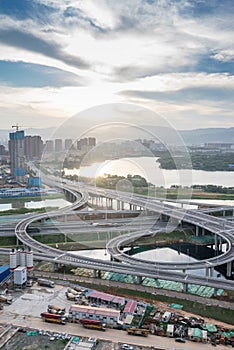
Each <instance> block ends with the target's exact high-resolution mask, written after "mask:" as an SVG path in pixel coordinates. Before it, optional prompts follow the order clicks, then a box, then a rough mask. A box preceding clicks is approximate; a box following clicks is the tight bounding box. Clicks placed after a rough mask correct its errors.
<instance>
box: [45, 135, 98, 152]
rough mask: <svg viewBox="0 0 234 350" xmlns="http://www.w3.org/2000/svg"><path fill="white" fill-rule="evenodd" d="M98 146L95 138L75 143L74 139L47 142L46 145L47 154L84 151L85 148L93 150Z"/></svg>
mask: <svg viewBox="0 0 234 350" xmlns="http://www.w3.org/2000/svg"><path fill="white" fill-rule="evenodd" d="M95 146H96V138H95V137H85V138H82V139H79V140H78V141H73V140H72V139H65V140H64V141H63V140H62V139H55V140H47V141H46V143H45V152H46V153H49V152H61V151H67V150H78V151H80V150H84V149H85V148H92V147H95Z"/></svg>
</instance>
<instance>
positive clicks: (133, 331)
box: [127, 327, 149, 337]
mask: <svg viewBox="0 0 234 350" xmlns="http://www.w3.org/2000/svg"><path fill="white" fill-rule="evenodd" d="M127 332H128V334H130V335H141V336H143V337H148V335H149V330H148V329H144V328H136V327H131V328H128V329H127Z"/></svg>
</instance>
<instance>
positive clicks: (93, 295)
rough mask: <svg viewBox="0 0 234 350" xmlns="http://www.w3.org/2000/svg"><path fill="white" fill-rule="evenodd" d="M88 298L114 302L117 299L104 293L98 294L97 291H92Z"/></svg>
mask: <svg viewBox="0 0 234 350" xmlns="http://www.w3.org/2000/svg"><path fill="white" fill-rule="evenodd" d="M87 296H88V297H90V298H96V299H101V300H105V301H112V299H114V298H115V296H114V295H111V294H107V293H103V292H98V291H96V290H91V291H90V292H89V293H88V294H87Z"/></svg>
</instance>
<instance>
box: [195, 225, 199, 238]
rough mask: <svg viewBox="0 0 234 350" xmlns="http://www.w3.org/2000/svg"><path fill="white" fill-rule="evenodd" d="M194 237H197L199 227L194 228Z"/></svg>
mask: <svg viewBox="0 0 234 350" xmlns="http://www.w3.org/2000/svg"><path fill="white" fill-rule="evenodd" d="M195 236H196V237H198V236H199V226H196V229H195Z"/></svg>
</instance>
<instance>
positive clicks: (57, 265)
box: [52, 263, 59, 272]
mask: <svg viewBox="0 0 234 350" xmlns="http://www.w3.org/2000/svg"><path fill="white" fill-rule="evenodd" d="M58 268H59V264H58V263H53V264H52V272H56V271H58Z"/></svg>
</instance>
